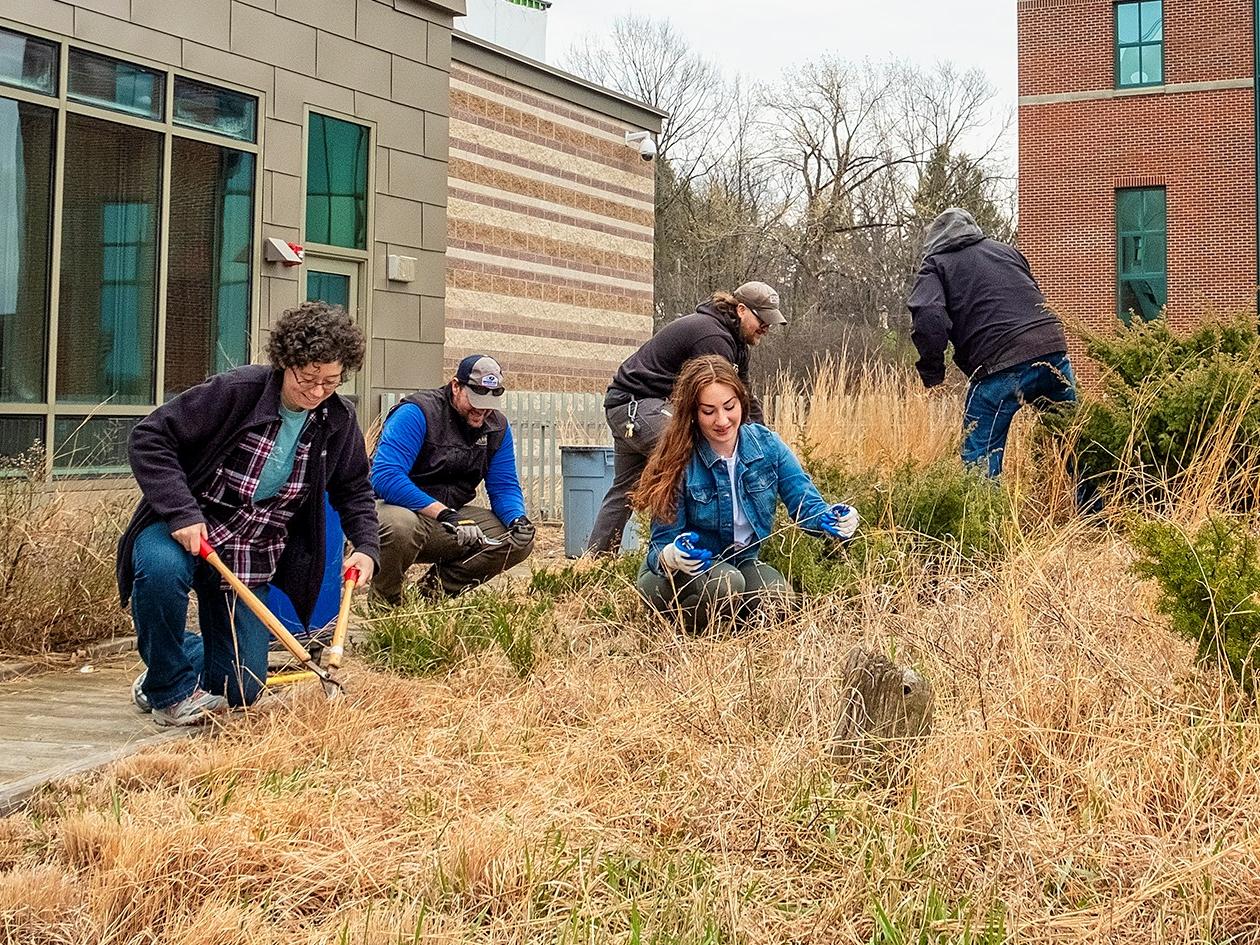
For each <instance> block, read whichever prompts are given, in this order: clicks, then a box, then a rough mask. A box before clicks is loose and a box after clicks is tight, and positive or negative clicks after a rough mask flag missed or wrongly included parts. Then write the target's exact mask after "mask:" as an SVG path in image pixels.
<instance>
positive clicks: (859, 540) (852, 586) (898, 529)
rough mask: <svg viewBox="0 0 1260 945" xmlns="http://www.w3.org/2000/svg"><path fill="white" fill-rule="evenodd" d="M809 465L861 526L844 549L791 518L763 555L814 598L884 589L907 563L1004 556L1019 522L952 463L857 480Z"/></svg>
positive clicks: (984, 483)
mask: <svg viewBox="0 0 1260 945" xmlns="http://www.w3.org/2000/svg"><path fill="white" fill-rule="evenodd" d="M807 466H808V468H809V471H810V474H811V476H813V478H814V481H815V483H816V484H817V485H818V488H819V490H820V491H821V492H822V493H823V495H824V496H826V497H827V498H828V499H829V500H831V501H843V502H848V503H850V504H852V505H854V506H856V507H857V510H858V512H859V513H860V514H861V516H862V527H861V528H860V529H859V530H858V534H857V535H856V536H855V537H854V539H853V540H852V541H850V542H847V543H846V544H845V545H843V546H842V547H837V546H835V545H834V544H832V543H830V542H823V541H818V540H816V539H813V538H810V537H809V536H806V535H803V534H802V533H801V532H800V531H799V530H798V529H796V528H793V527H789V526H788V525H787V522H786V517H784V518H783V520H782V521H781V523H780V527H777V528H776V529H775V533H774V535H773V536H772V537H771V538H770V539H769V540H768V541H767V542H766V544H765V545H764V546H763V551H762V556H763V557H764V558H765V559H766V561H768V562H769V563H770V564H772V565H773V566H774V567H776V568H778V569H779V570H780V571H782V572H783V574H785V575H787V576H788V577H789V578H790V579H791V580H792V582H793V584H794V585H795V586H796V587H797V588H798V589H799V590H802V591H806V592H810V593H831V592H837V591H842V590H847V591H851V592H852V591H856V590H857V589H858V587H859V585H860V583H861V582H862V581H863V580H866V581H871V580H874V581H876V582H884V581H887V580H890V579H892V578H893V577H894V576H895V575H896V574H898V573H900V569H901V567H902V564H903V563H904V562H905V560H906V559H907V558H911V557H913V558H918V559H931V558H939V557H949V558H962V559H964V560H966V561H970V562H973V563H981V562H985V561H989V560H992V559H994V558H996V557H998V556H999V555H1000V554H1001V552H1002V551H1003V549H1004V547H1005V535H1006V533H1007V529H1008V527H1009V526H1010V524H1011V522H1012V521H1013V519H1014V515H1015V512H1014V508H1013V506H1012V503H1011V498H1010V495H1009V494H1008V493H1007V492H1006V490H1004V489H1002V488H1001V487H1000V485H998V484H997V483H996V482H994V481H993V480H991V479H988V478H986V477H985V476H983V475H981V474H980V473H979V472H977V471H976V470H974V469H970V468H967V467H964V466H960V465H959V464H958V461H957V460H955V459H953V458H952V457H951V458H948V459H942V460H940V461H938V462H935V463H931V464H929V465H927V466H920V465H916V464H913V463H906V464H904V465H901V466H899V467H897V468H895V469H893V470H892V471H891V472H890V473H886V474H881V475H878V476H875V475H871V474H869V473H867V474H862V475H855V474H853V473H849V472H847V471H845V470H843V469H841V468H839V467H837V466H834V465H830V464H827V463H825V462H822V461H820V460H818V459H816V458H815V457H813V456H810V457H808V459H807Z"/></svg>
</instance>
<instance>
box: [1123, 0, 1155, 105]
mask: <svg viewBox="0 0 1260 945" xmlns="http://www.w3.org/2000/svg"><path fill="white" fill-rule="evenodd" d="M1163 82H1164V5H1163V3H1162V2H1161V0H1142V2H1141V3H1117V4H1116V88H1121V89H1123V88H1130V87H1134V86H1143V85H1162V84H1163Z"/></svg>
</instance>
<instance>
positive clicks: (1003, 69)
mask: <svg viewBox="0 0 1260 945" xmlns="http://www.w3.org/2000/svg"><path fill="white" fill-rule="evenodd" d="M628 13H633V14H636V15H638V16H650V17H653V18H657V19H669V20H671V21H672V22H673V24H674V25H675V26H676V27H677V28H678V29H679V30H680V31H681V32H682V33H683V35H684V36H686V37H687V39H688V40H689V41H690V42H691V44H692V45H693V46H695V47H696V48H697V49H699V50H701V51H702V52H704V53H705V54H706V55H708V56H710V57H711V58H714V59H717V60H719V61H720V62H721V64H722V66H723V67H724V68H725V69H726V71H727V72H728V74H734V73H735V72H737V71H738V72H741V73H743V74H744V75H746V76H748V77H749V78H752V79H756V80H762V79H773V78H775V77H777V76H778V75H779V73H780V72H781V71H782V70H783V69H784V68H786V67H788V66H791V65H792V64H793V63H797V62H801V61H803V60H807V59H810V58H813V57H816V56H819V55H822V54H824V53H835V54H837V55H839V56H841V57H843V58H845V59H854V60H860V59H863V58H870V59H875V60H883V59H887V58H889V57H890V56H892V57H896V58H898V59H907V60H909V61H911V62H914V63H918V64H921V65H930V64H932V63H934V62H936V61H938V60H941V59H949V60H951V61H953V62H954V63H955V64H957V65H959V66H962V67H968V68H969V67H972V66H978V67H979V68H981V69H983V70H984V72H985V73H986V74H987V75H988V77H989V80H990V81H991V82H993V84H994V85H995V86H997V88H998V89H999V90H1000V96H1001V102H1002V104H1003V106H1009V107H1010V108H1011V109H1012V110H1013V109H1014V107H1015V96H1016V84H1015V63H1016V52H1015V4H1014V3H1013V2H1011V0H948V2H942V0H874V2H872V0H863V2H855V0H684V2H679V0H553V3H552V7H551V9H550V10H549V11H548V13H547V20H548V25H547V59H548V61H550V62H551V63H553V64H556V65H560V64H561V60H562V58H563V56H564V53H565V51H566V50H567V49H568V48H569V46H570V45H571V44H572V43H573V41H574V40H575V39H577V38H579V37H581V36H583V35H584V34H587V33H596V34H602V33H606V32H607V31H608V26H609V24H610V23H611V22H612V21H613V20H615V19H616V18H617V17H619V16H624V15H626V14H628Z"/></svg>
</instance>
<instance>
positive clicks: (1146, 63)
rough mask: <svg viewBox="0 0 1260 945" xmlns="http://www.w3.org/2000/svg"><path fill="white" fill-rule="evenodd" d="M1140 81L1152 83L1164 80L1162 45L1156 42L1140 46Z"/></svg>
mask: <svg viewBox="0 0 1260 945" xmlns="http://www.w3.org/2000/svg"><path fill="white" fill-rule="evenodd" d="M1142 81H1143V82H1149V83H1152V84H1158V83H1161V82H1163V81H1164V47H1163V46H1161V45H1159V44H1158V43H1156V44H1155V45H1149V46H1143V47H1142Z"/></svg>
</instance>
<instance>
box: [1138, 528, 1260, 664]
mask: <svg viewBox="0 0 1260 945" xmlns="http://www.w3.org/2000/svg"><path fill="white" fill-rule="evenodd" d="M1132 539H1133V544H1134V545H1135V547H1136V548H1137V549H1138V552H1139V554H1140V557H1139V559H1138V561H1137V562H1135V564H1134V565H1133V569H1134V571H1135V572H1136V573H1138V574H1140V575H1141V576H1143V577H1146V578H1150V579H1151V580H1153V581H1155V583H1156V584H1158V585H1159V589H1160V598H1159V604H1158V609H1159V611H1160V612H1161V613H1163V614H1166V615H1167V616H1168V618H1169V619H1170V621H1171V622H1172V627H1173V629H1174V630H1175V631H1177V632H1178V633H1179V634H1181V635H1182V636H1184V637H1185V638H1186V639H1188V640H1191V641H1193V642H1194V643H1195V645H1196V646H1197V647H1198V653H1199V658H1200V659H1205V660H1207V659H1215V660H1219V661H1220V662H1222V663H1223V664H1224V665H1225V666H1226V667H1228V669H1229V671H1230V673H1231V674H1232V675H1233V677H1234V678H1235V679H1236V680H1238V682H1239V683H1240V684H1242V685H1243V686H1244V687H1246V688H1247V689H1254V688H1255V659H1256V655H1257V654H1256V647H1257V645H1260V536H1257V534H1256V532H1255V530H1254V527H1253V522H1251V521H1249V520H1247V519H1246V518H1243V517H1239V516H1226V515H1215V516H1212V517H1211V518H1209V519H1208V521H1206V522H1205V523H1204V524H1203V525H1202V526H1200V528H1199V529H1198V530H1197V531H1196V532H1195V533H1194V534H1193V535H1187V534H1186V533H1185V532H1184V531H1183V530H1182V529H1181V528H1179V527H1178V526H1176V525H1173V524H1170V523H1168V522H1163V521H1146V522H1142V523H1141V524H1139V525H1137V526H1135V527H1134V528H1133V530H1132Z"/></svg>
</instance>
